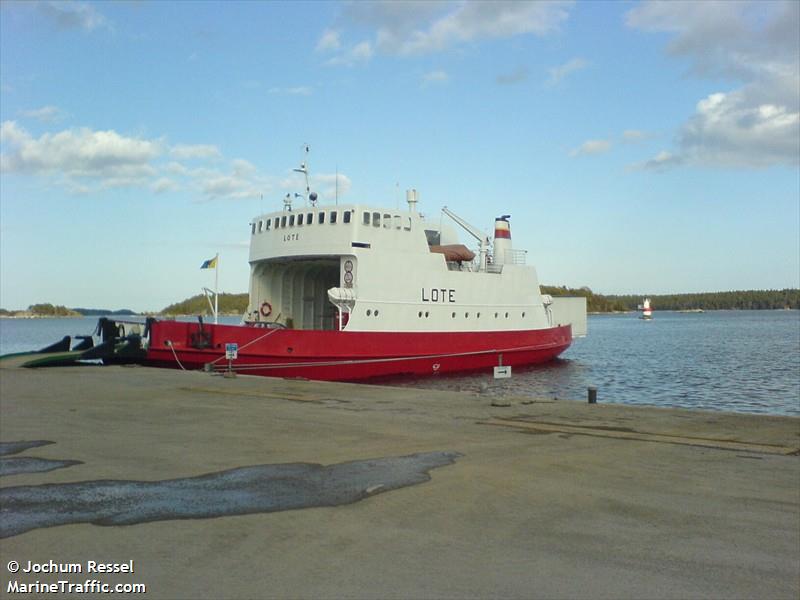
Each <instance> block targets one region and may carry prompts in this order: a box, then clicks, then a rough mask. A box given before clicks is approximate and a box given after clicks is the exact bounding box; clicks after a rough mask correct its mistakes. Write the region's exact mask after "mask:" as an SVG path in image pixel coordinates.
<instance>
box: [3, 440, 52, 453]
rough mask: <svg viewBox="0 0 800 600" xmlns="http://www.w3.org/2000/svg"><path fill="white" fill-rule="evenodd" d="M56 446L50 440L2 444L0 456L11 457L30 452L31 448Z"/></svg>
mask: <svg viewBox="0 0 800 600" xmlns="http://www.w3.org/2000/svg"><path fill="white" fill-rule="evenodd" d="M50 444H55V442H51V441H48V440H33V441H30V442H0V456H9V455H11V454H19V453H20V452H25V450H30V449H31V448H38V447H39V446H49V445H50Z"/></svg>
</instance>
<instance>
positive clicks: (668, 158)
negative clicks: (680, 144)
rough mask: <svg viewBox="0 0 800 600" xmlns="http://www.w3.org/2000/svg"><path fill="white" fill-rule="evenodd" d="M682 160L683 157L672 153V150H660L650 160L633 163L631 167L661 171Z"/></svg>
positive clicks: (678, 163)
mask: <svg viewBox="0 0 800 600" xmlns="http://www.w3.org/2000/svg"><path fill="white" fill-rule="evenodd" d="M682 162H683V159H682V158H681V157H679V156H675V155H674V154H672V152H668V151H666V150H662V151H661V152H659V153H658V154H656V155H655V156H654V157H653V158H651V159H650V160H646V161H644V162H641V163H637V164H635V165H633V166H632V168H633V169H635V170H642V169H643V170H652V171H661V170H664V169H667V168H669V167H675V166H678V165H680V164H681V163H682Z"/></svg>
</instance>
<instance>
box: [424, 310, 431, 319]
mask: <svg viewBox="0 0 800 600" xmlns="http://www.w3.org/2000/svg"><path fill="white" fill-rule="evenodd" d="M430 314H431V313H429V312H428V311H427V310H426V311H425V318H426V319H427V318H428V316H429V315H430Z"/></svg>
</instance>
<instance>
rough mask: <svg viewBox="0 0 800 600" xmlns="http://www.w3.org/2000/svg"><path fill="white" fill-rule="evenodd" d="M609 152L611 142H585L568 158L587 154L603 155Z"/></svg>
mask: <svg viewBox="0 0 800 600" xmlns="http://www.w3.org/2000/svg"><path fill="white" fill-rule="evenodd" d="M609 150H611V142H609V141H608V140H586V141H585V142H583V143H582V144H581V145H580V146H578V147H577V148H575V149H574V150H572V151H571V152H570V153H569V155H570V156H585V155H587V154H603V153H604V152H608V151H609Z"/></svg>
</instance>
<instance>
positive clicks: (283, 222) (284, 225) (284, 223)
mask: <svg viewBox="0 0 800 600" xmlns="http://www.w3.org/2000/svg"><path fill="white" fill-rule="evenodd" d="M281 227H286V215H284V216H282V217H281Z"/></svg>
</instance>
